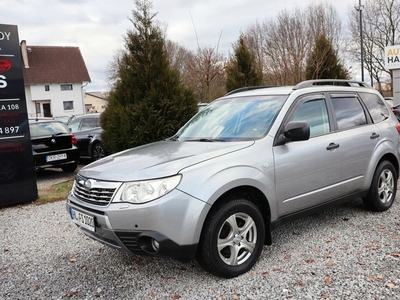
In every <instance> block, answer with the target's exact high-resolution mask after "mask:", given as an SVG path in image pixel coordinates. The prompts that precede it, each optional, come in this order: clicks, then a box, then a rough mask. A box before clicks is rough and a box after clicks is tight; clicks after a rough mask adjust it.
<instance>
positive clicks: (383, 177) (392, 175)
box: [363, 161, 397, 211]
mask: <svg viewBox="0 0 400 300" xmlns="http://www.w3.org/2000/svg"><path fill="white" fill-rule="evenodd" d="M396 192H397V172H396V169H395V168H394V166H393V164H392V163H391V162H389V161H383V162H381V163H380V164H379V165H378V167H377V168H376V170H375V174H374V177H373V179H372V183H371V187H370V189H369V192H368V195H367V197H365V198H363V201H364V205H365V206H366V207H367V208H368V209H370V210H373V211H385V210H388V209H389V208H390V207H391V206H392V204H393V201H394V198H395V197H396Z"/></svg>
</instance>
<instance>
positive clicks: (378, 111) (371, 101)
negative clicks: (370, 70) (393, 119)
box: [360, 93, 389, 123]
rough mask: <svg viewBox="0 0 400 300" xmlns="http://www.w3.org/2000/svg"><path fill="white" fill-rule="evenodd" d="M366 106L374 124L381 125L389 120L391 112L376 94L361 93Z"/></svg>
mask: <svg viewBox="0 0 400 300" xmlns="http://www.w3.org/2000/svg"><path fill="white" fill-rule="evenodd" d="M360 96H361V98H362V100H363V101H364V103H365V106H366V107H367V108H368V111H369V114H370V115H371V118H372V120H373V121H374V123H379V122H382V121H384V120H386V119H387V118H389V111H388V109H387V107H386V105H385V104H384V103H383V100H382V99H381V98H380V97H379V96H378V95H376V94H370V93H360Z"/></svg>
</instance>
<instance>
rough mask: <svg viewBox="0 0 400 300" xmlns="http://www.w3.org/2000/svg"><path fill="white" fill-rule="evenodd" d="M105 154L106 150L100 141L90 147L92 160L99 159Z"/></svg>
mask: <svg viewBox="0 0 400 300" xmlns="http://www.w3.org/2000/svg"><path fill="white" fill-rule="evenodd" d="M105 156H106V150H105V149H104V146H103V144H102V143H96V144H94V145H93V148H92V160H99V159H100V158H103V157H105Z"/></svg>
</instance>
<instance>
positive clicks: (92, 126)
mask: <svg viewBox="0 0 400 300" xmlns="http://www.w3.org/2000/svg"><path fill="white" fill-rule="evenodd" d="M68 129H69V131H70V132H71V133H73V134H74V135H75V137H76V139H77V141H78V148H79V154H80V157H81V158H86V159H90V160H98V159H100V158H103V157H104V156H106V155H107V151H106V150H105V148H104V146H103V144H102V142H101V133H102V132H103V129H102V128H101V126H100V114H99V113H95V114H87V115H80V116H76V117H74V119H73V120H72V121H71V122H70V123H69V125H68Z"/></svg>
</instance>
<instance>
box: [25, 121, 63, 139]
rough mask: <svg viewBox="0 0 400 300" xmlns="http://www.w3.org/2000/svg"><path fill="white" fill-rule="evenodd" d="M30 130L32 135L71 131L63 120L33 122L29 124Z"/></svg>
mask: <svg viewBox="0 0 400 300" xmlns="http://www.w3.org/2000/svg"><path fill="white" fill-rule="evenodd" d="M29 130H30V132H31V137H38V136H44V135H57V134H65V133H69V132H68V129H67V127H66V126H65V125H64V124H63V123H61V122H43V123H42V122H41V123H32V124H29Z"/></svg>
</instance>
